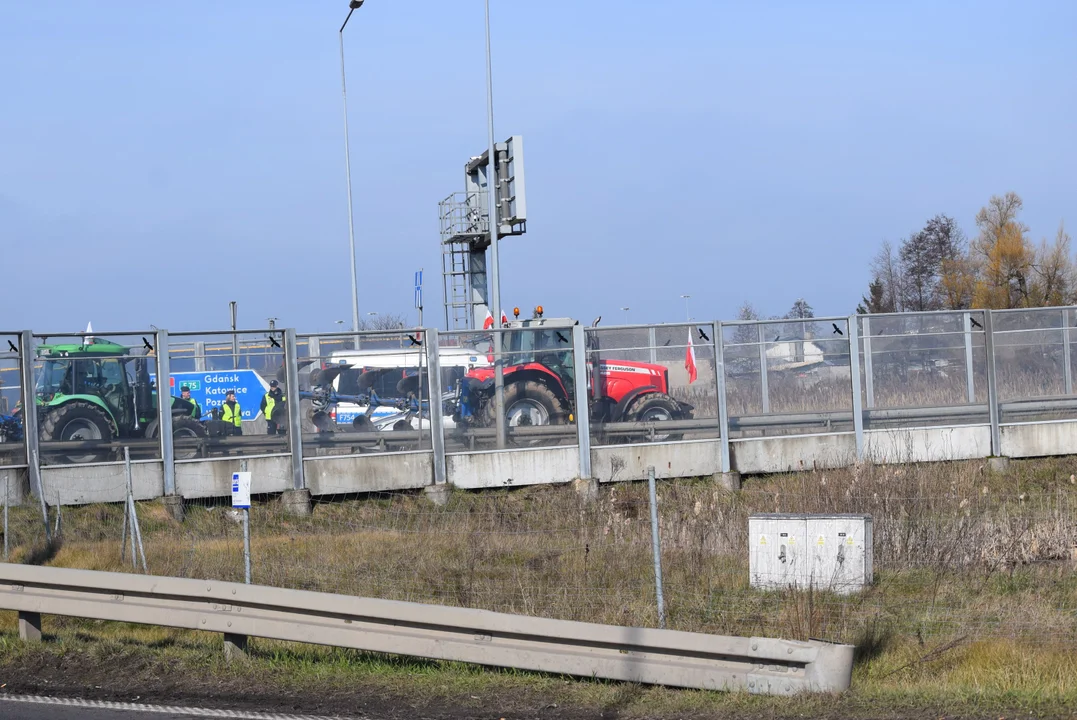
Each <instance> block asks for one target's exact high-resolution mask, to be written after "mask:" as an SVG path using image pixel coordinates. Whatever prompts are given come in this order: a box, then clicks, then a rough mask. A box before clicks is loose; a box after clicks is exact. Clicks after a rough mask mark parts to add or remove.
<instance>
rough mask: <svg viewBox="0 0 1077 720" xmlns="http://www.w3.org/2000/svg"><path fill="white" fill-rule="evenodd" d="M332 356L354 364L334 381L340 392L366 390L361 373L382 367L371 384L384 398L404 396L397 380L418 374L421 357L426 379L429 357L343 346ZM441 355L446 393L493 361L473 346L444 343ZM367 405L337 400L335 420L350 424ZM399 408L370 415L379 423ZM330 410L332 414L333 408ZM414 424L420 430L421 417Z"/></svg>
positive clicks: (336, 360) (427, 423) (448, 421)
mask: <svg viewBox="0 0 1077 720" xmlns="http://www.w3.org/2000/svg"><path fill="white" fill-rule="evenodd" d="M331 357H332V359H331V360H330V361H329V362H330V363H347V364H348V365H351V368H350V369H348V370H345V371H344V372H342V373H341V374H340V376H339V377H338V378H337V379H336V380H335V381H334V382H333V387H334V389H335V390H336V391H337V392H338V393H339V394H341V395H363V394H366V393H365V392H364V391H362V390H361V389H360V387H359V376H360V375H362V374H363V373H364V372H369V371H381V372H378V374H377V377H376V378H374V382H373V383H372V384H371V386H370V387H371V388H372V389H373V390H374V392H375V393H377V395H378V397H380V398H382V399H383V400H390V399H396V398H400V397H401V393H400V391H399V390H397V383H399V382H400V381H401V380H402V379H404V378H405V377H408V376H410V375H415V374H416V373H417V372H418V370H419V363H420V361H421V362H422V366H423V375H424V380H425V376H426V357H425V353H422V352H403V351H401V350H396V349H387V350H358V351H356V350H340V351H337V352H334V353H333V354H332V356H331ZM438 359H439V361H440V364H441V392H442V395H443V397H444V396H448V395H451V394H452V393H453V392H455V390H456V383H457V382H459V381H460V380H461V379H462V378H463V377H464V374H465V373H467V372H468V371H469V370H471V369H472V368H476V367H489V366H490V365H491V363H490V361H489V359H488V358H487V355H486V353H485V352H479V351H476V350H475V349H473V348H460V347H442V348H441V349H440V351H439V352H438ZM423 396H424V397H429V389H428V388H423ZM368 409H369V406H368V405H360V404H358V403H350V402H342V403H338V404H337V406H336V411H335V421H336V423H337V424H338V425H351V424H352V422H353V421H354V420H355V418H356V417H357V416H358V415H362V414H365V413H366V412H367V410H368ZM399 412H400V411H399V410H397V409H396V408H395V407H392V406H391V405H388V406H384V407H379V408H375V409H374V412H373V413H371V415H370V419H371V421H373V422H374V423H375V424H377V423H378V421H379V420H383V419H385V418H388V417H390V416H392V415H396V414H398V413H399ZM330 414H331V415H333V413H332V412H331V413H330ZM411 425H412V428H413V429H415V430H418V429H419V418H417V417H416V418H413V419H412V421H411ZM422 426H423V428H424V429H427V428H429V427H430V421H429V420H428V419H424V420H423V422H422ZM455 426H456V425H455V423H454V422H453V419H452V418H451V417H445V427H447V428H453V427H455ZM383 429H386V430H392V429H393V428H392V426H391V425H389V426H387V427H385V428H383Z"/></svg>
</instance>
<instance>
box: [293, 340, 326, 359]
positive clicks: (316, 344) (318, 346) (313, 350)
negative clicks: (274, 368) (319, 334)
mask: <svg viewBox="0 0 1077 720" xmlns="http://www.w3.org/2000/svg"><path fill="white" fill-rule="evenodd" d="M295 352H296V357H298V356H299V348H298V347H297V348H296V351H295ZM321 356H322V341H321V339H319V338H316V337H309V338H307V357H308V358H310V359H311V360H315V359H317V358H320V357H321Z"/></svg>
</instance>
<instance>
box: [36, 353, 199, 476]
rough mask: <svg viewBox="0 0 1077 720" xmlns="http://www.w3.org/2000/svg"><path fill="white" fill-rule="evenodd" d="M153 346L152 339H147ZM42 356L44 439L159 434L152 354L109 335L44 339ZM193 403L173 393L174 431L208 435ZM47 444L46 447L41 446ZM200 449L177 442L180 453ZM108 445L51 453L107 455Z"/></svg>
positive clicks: (84, 457)
mask: <svg viewBox="0 0 1077 720" xmlns="http://www.w3.org/2000/svg"><path fill="white" fill-rule="evenodd" d="M147 347H149V343H147ZM38 356H39V357H40V358H42V359H43V366H42V368H41V373H40V375H39V376H38V380H37V388H36V392H35V395H36V398H37V406H38V417H39V425H40V428H41V439H42V440H43V441H45V442H48V441H63V442H66V441H77V440H102V441H105V442H112V441H113V440H117V439H122V438H134V439H142V438H156V437H158V435H159V434H160V430H159V422H158V418H157V391H156V388H155V387H154V386H153V383H152V382H151V381H150V364H151V363H152V361H153V359H152V357H149V356H135V355H131V349H130V348H128V347H124V346H123V345H119V344H116V343H113V342H109V341H107V340H100V339H96V338H95V339H90V338H87V340H86V341H85V343H84V344H82V345H40V346H38ZM192 410H193V406H192V405H191V404H190V403H187V402H186V401H184V400H181V399H180V398H172V436H173V438H175V439H176V440H182V439H194V438H204V437H206V430H205V428H204V427H203V426H202V424H201V423H200V422H199V421H198V419H197V418H194V417H191V412H192ZM42 449H43V450H45V448H42ZM197 452H198V449H197V447H195V446H194V444H193V443H180V444H179V446H177V447H176V457H177V458H179V459H182V458H186V457H193V456H194V455H195V454H196V453H197ZM111 454H112V450H108V449H88V450H85V451H66V452H63V453H48V456H49V457H50V459H52V460H53V461H58V462H70V463H86V462H100V461H103V460H107V459H108V458H109V456H110V455H111Z"/></svg>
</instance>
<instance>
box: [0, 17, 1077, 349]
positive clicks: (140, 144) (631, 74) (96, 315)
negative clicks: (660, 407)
mask: <svg viewBox="0 0 1077 720" xmlns="http://www.w3.org/2000/svg"><path fill="white" fill-rule="evenodd" d="M491 4H492V15H493V33H494V41H493V50H494V81H495V125H496V134H497V136H498V139H503V138H504V137H507V136H508V135H512V134H520V135H523V136H524V138H525V141H526V148H527V153H526V161H527V191H528V209H529V215H530V220H529V223H528V228H529V231H528V233H527V235H525V236H523V237H520V238H512V239H508V240H505V241H503V242H502V252H501V269H502V297H503V302H504V303H505V304H506V305H508V306H509V307H511V306H512V305H514V304H517V305H520V306H521V307H525V308H527V307H530V306H533V305H534V304H536V303H541V304H543V305H544V306H545V307H546V308H547V314H552V315H571V316H573V317H577V318H581V319H584V320H590V319H591V318H592V317H594V316H595V315H598V314H603V315H604V316H606V318H607V321H610V320H614V319H615V320H617V321H620V320H622V319H623V316H624V313H622V312H621V311H620V310H619V308H620V307H622V306H625V305H627V306H630V307H631V308H632V310H631V313H630V317H631V320H632V321H633V322H650V321H674V320H679V319H681V318H683V316H684V304H683V301H682V300H681V298H680V296H681V295H682V294H684V293H688V294H691V295H692V298H691V301H690V310H691V314H692V316H693V317H696V318H707V319H712V318H720V319H728V318H732V317H733V316H734V314H735V312H736V308H737V306H738V305H740V304H741V303H742V302H743V301H745V300H748V301H751V302H752V303H753V304H754V305H756V307H758V308H759V309H760V310H761V311H762V312H764V313H765V314H779V313H783V312H784V311H785V310H786V309H788V307H789V306H790V305H791V304H792V302H793V301H794V300H795V299H796V298H797V297H804V298H806V299H807V300H808V301H809V302H810V303H811V304H812V305H813V306H814V307H815V309H816V311H817V313H818V314H847V313H849V312H852V311H853V309H854V308H855V306H856V304H857V301H858V300H859V298H860V295H861V294H862V293H863V292H864V289H865V287H866V285H867V282H868V279H869V278H868V270H867V265H868V262H869V260H870V258H871V256H872V255H873V254H874V253H875V251H876V250H877V248H878V245H879V243H880V242H881V241H882V240H884V239H890V240H894V241H896V240H898V239H900V238H901V237H902V236H904V235H906V234H908V233H909V232H911V231H913V230H916V229H917V228H919V227H920V226H922V224H923V222H924V221H925V220H926V219H927V218H929V217H930V216H932V215H934V214H935V213H939V212H945V213H947V214H950V215H952V216H954V217H956V218H957V220H958V221H959V222H960V224H961V225H962V227H963V228H964V229H965V230H966V232H968V233H969V234H970V235H972V234H973V233H974V229H975V228H974V225H973V218H974V216H975V213H976V211H977V209H978V208H979V207H980V206H982V205H983V204H984V203H985V202H986V201H987V199H988V198H989V197H990V195H992V194H1001V193H1004V192H1006V191H1008V190H1014V191H1016V192H1017V193H1019V194H1020V195H1021V196H1022V197H1023V198H1024V200H1025V208H1026V209H1025V215H1024V220H1025V222H1026V223H1027V224H1028V225H1029V226H1030V227H1031V230H1032V235H1033V238H1034V239H1036V240H1039V239H1040V238H1042V237H1045V236H1053V234H1054V232H1055V230H1056V228H1057V226H1058V223H1059V221H1060V220H1063V219H1066V220H1070V221H1071V222H1077V212H1075V207H1074V205H1075V202H1077V194H1075V193H1074V189H1075V183H1074V173H1075V172H1077V83H1075V82H1074V77H1075V74H1077V73H1075V71H1077V3H1072V2H1022V3H1018V2H987V1H985V2H959V1H954V2H945V3H939V2H902V3H896V2H891V3H885V4H884V3H863V2H852V1H850V2H811V3H805V2H791V1H790V2H761V3H736V4H734V3H725V2H716V1H714V0H667V1H666V2H661V3H658V2H642V1H637V0H620V1H619V2H607V1H606V0H589V1H588V2H580V1H579V0H547V1H545V2H521V1H519V0H511V1H510V0H492V3H491ZM0 11H2V14H3V22H2V23H0V63H2V66H3V67H4V68H5V72H4V81H3V83H2V84H0V98H2V99H0V269H2V277H3V282H4V286H5V294H4V297H5V298H6V301H5V302H4V304H3V312H2V313H0V317H2V321H0V326H5V327H6V329H15V328H21V327H33V328H35V329H38V330H48V331H60V330H68V329H77V328H81V327H83V326H84V325H85V323H86V321H87V320H92V321H93V323H94V326H95V327H98V328H104V327H108V328H127V327H132V328H135V327H137V328H144V327H146V326H148V325H149V324H150V323H153V324H155V325H158V326H160V327H167V328H169V329H172V330H193V329H206V328H221V327H224V326H225V325H226V323H227V319H228V301H229V300H238V302H239V314H240V324H241V325H242V326H244V327H262V326H264V325H265V318H267V317H269V316H275V317H278V318H280V321H279V322H280V324H282V325H291V326H295V327H298V328H300V329H301V330H331V329H333V328H335V327H336V326H335V324H334V321H335V320H338V319H346V320H347V319H350V292H351V291H350V278H349V273H348V267H347V262H348V255H347V252H348V241H347V205H346V193H345V184H344V163H343V134H342V117H341V98H340V76H339V69H338V61H339V60H338V54H337V52H338V50H337V34H336V31H337V28H338V27H339V26H340V23H341V21H342V20H343V17H344V15H345V14H346V12H347V3H346V2H344V1H343V0H341V1H340V2H337V1H334V2H327V1H325V0H318V1H317V2H313V1H308V2H298V1H294V2H283V1H280V0H260V1H259V2H245V1H242V0H233V1H231V2H227V3H221V2H210V1H208V0H201V1H199V0H193V1H191V2H185V3H167V4H166V3H147V2H142V1H136V0H130V1H124V2H121V1H119V0H114V1H106V0H101V1H100V2H88V1H83V2H67V3H60V4H57V3H37V2H35V3H29V2H18V1H17V0H0ZM482 33H483V8H482V3H481V2H480V0H456V1H454V2H445V1H444V0H440V1H438V2H435V1H433V0H414V1H408V0H396V1H394V2H390V1H389V0H368V1H367V3H366V5H365V6H364V7H363V8H362V9H361V10H359V11H358V12H357V13H356V14H355V16H354V17H353V18H352V22H351V23H350V24H349V26H348V28H347V30H346V43H347V53H348V81H349V106H350V111H351V116H350V127H351V137H352V171H353V178H354V182H355V203H356V221H357V228H356V232H357V242H358V245H359V273H360V292H359V300H360V306H361V308H360V309H361V312H363V313H366V312H394V311H395V312H408V313H410V314H411V316H412V317H414V313H413V311H412V310H411V304H412V291H411V284H412V273H413V271H414V270H416V269H418V267H420V266H422V267H424V268H425V270H426V277H427V282H428V286H427V302H426V304H427V317H428V319H429V318H434V319H440V318H441V317H442V314H441V309H440V301H441V292H440V275H439V272H440V263H441V256H440V248H439V244H438V219H437V202H438V200H440V199H441V198H442V197H444V196H445V195H447V194H448V193H449V192H452V191H454V190H458V189H461V188H462V184H463V179H462V177H461V176H462V168H463V164H464V162H465V161H466V160H467V158H468V157H469V156H471V155H474V154H478V153H479V152H481V151H482V150H483V149H484V146H485V144H486V113H485V74H484V72H485V68H484V55H483V34H482Z"/></svg>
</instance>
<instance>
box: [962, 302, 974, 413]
mask: <svg viewBox="0 0 1077 720" xmlns="http://www.w3.org/2000/svg"><path fill="white" fill-rule="evenodd" d="M964 323H965V384H966V385H967V386H968V391H969V393H968V398H969V404H970V405H971V404H972V403H974V402H976V380H975V377H976V373H975V372H974V369H975V365H973V362H972V313H968V312H967V313H965V314H964Z"/></svg>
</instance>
